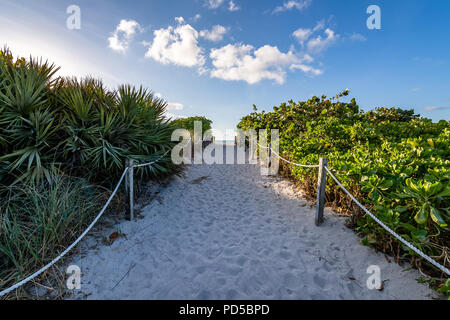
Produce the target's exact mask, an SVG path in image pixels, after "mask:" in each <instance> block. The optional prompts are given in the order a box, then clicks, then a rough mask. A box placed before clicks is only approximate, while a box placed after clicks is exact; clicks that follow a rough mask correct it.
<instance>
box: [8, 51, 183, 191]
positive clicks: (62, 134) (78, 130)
mask: <svg viewBox="0 0 450 320" xmlns="http://www.w3.org/2000/svg"><path fill="white" fill-rule="evenodd" d="M57 70H58V68H55V66H54V65H51V64H49V63H47V62H42V61H38V60H36V59H32V58H30V60H25V59H23V58H22V59H18V60H16V61H14V59H13V58H12V54H11V52H10V51H9V50H7V49H4V50H3V51H0V126H1V129H0V148H1V149H0V151H1V153H0V178H1V183H3V184H4V185H9V184H11V183H13V182H17V181H21V180H26V181H28V182H38V183H39V182H41V180H42V179H47V180H49V179H50V176H51V172H54V171H58V172H64V173H65V174H70V175H75V176H83V177H86V178H88V180H89V181H91V182H96V183H97V182H101V183H104V182H105V181H106V185H112V184H113V183H114V182H115V181H117V179H118V177H119V176H120V174H121V173H122V171H123V169H124V164H125V160H126V158H132V159H134V160H136V161H138V162H143V161H149V160H153V159H156V158H158V157H159V156H161V155H162V154H164V153H165V152H166V151H168V150H169V149H171V148H172V147H173V146H174V142H172V141H171V134H172V131H173V129H174V127H173V126H172V125H171V124H169V120H167V119H166V118H165V116H164V114H165V109H166V106H167V103H166V102H165V101H164V100H162V99H160V98H157V97H156V96H155V95H154V94H153V93H152V92H150V91H148V90H146V89H143V88H134V87H131V86H128V85H123V86H120V87H119V88H118V89H117V90H112V91H111V90H108V89H107V88H105V86H104V85H103V83H102V82H101V81H100V80H95V79H91V78H85V79H82V80H77V79H65V78H54V74H55V72H56V71H57ZM176 170H177V168H176V167H175V166H174V165H172V163H171V161H170V155H167V156H165V157H164V159H162V160H161V161H160V162H159V163H158V164H157V165H154V166H152V167H144V168H139V169H138V170H137V173H138V174H140V175H141V176H143V177H144V176H145V177H151V176H156V175H161V174H169V173H172V172H174V171H176Z"/></svg>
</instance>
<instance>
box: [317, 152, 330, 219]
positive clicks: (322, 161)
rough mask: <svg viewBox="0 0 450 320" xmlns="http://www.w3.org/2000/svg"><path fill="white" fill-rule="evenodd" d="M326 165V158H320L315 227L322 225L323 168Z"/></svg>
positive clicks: (324, 175) (323, 197) (325, 173)
mask: <svg viewBox="0 0 450 320" xmlns="http://www.w3.org/2000/svg"><path fill="white" fill-rule="evenodd" d="M327 164H328V159H327V158H320V161H319V176H318V179H317V202H316V221H315V223H316V226H320V225H321V224H322V223H323V208H324V205H325V186H326V184H327V171H326V170H325V167H326V166H327Z"/></svg>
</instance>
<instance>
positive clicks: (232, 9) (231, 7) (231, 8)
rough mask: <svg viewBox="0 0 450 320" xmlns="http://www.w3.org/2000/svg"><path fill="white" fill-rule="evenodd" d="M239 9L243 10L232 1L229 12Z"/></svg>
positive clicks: (229, 4)
mask: <svg viewBox="0 0 450 320" xmlns="http://www.w3.org/2000/svg"><path fill="white" fill-rule="evenodd" d="M239 9H241V8H239V7H238V6H237V5H236V4H235V3H234V2H233V0H231V1H230V2H229V3H228V11H231V12H233V11H238V10H239Z"/></svg>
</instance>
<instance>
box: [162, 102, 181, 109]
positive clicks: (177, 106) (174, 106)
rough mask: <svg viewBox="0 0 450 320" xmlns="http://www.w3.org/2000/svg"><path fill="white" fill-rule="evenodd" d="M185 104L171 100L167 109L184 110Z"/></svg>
mask: <svg viewBox="0 0 450 320" xmlns="http://www.w3.org/2000/svg"><path fill="white" fill-rule="evenodd" d="M183 109H184V106H183V105H182V104H181V103H176V102H169V103H168V104H167V108H166V110H183Z"/></svg>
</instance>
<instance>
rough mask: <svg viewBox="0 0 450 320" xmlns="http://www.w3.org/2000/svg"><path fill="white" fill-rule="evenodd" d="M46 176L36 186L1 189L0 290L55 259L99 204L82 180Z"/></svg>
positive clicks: (100, 199) (96, 191) (97, 194)
mask: <svg viewBox="0 0 450 320" xmlns="http://www.w3.org/2000/svg"><path fill="white" fill-rule="evenodd" d="M50 179H51V181H50V182H48V181H45V182H43V183H42V184H40V185H38V186H37V185H25V184H20V185H18V184H16V185H13V186H9V187H3V188H2V189H1V190H0V192H2V195H3V197H2V202H1V203H0V289H2V288H3V289H4V288H6V286H7V285H12V284H14V283H15V282H18V281H20V280H22V279H23V278H25V277H26V276H28V275H29V274H30V273H31V272H32V271H35V270H37V269H39V268H40V267H42V266H43V265H45V264H47V263H48V262H50V261H51V260H52V259H53V258H55V256H56V253H59V252H61V251H63V250H64V249H65V248H66V247H67V246H68V245H69V244H70V243H71V242H73V241H74V240H75V239H76V238H77V237H78V236H79V234H80V233H81V232H82V231H83V230H84V229H85V227H86V226H87V225H88V224H89V223H90V222H91V221H92V219H93V217H94V216H95V215H96V214H97V213H98V211H99V210H100V208H101V207H102V205H103V199H104V197H103V195H102V192H100V190H99V189H98V188H94V187H92V186H90V185H89V184H88V183H87V182H86V181H84V180H82V179H78V178H68V177H62V176H61V175H51V176H50Z"/></svg>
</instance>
